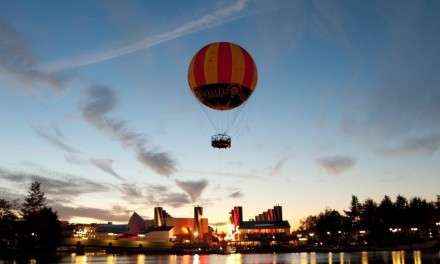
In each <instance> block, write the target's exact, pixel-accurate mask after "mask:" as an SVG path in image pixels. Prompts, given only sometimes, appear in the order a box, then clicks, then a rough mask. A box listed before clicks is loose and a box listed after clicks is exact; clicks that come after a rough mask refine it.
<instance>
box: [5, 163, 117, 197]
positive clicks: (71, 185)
mask: <svg viewBox="0 0 440 264" xmlns="http://www.w3.org/2000/svg"><path fill="white" fill-rule="evenodd" d="M43 175H44V176H43ZM48 176H51V177H48ZM0 179H2V180H4V181H7V182H9V183H11V184H14V185H16V187H17V188H23V187H27V186H26V185H28V184H30V183H31V182H33V181H38V182H40V183H41V188H42V190H43V191H44V192H45V193H46V194H47V195H48V198H50V199H51V200H54V201H58V202H61V203H64V202H71V201H72V200H73V199H75V198H76V197H78V196H80V195H83V194H89V193H99V192H107V191H109V190H110V188H109V186H108V185H105V184H102V183H98V182H94V181H91V180H88V179H85V178H82V177H78V176H75V175H71V174H67V173H61V172H55V171H48V170H42V171H41V172H32V173H30V172H23V171H13V170H8V169H5V168H0ZM23 184H24V185H25V186H23Z"/></svg>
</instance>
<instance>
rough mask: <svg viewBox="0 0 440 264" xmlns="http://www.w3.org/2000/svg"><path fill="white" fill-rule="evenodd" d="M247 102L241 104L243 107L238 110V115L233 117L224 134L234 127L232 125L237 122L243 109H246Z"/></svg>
mask: <svg viewBox="0 0 440 264" xmlns="http://www.w3.org/2000/svg"><path fill="white" fill-rule="evenodd" d="M247 102H248V100H246V101H244V102H243V105H242V106H241V107H240V108H239V109H238V113H237V114H236V115H235V116H234V118H233V120H232V123H231V125H230V126H229V127H228V128H227V129H226V131H225V133H229V130H230V129H231V128H232V127H233V126H234V124H235V123H236V122H237V120H238V117H239V116H240V115H241V113H242V112H243V109H244V108H245V107H246V104H247Z"/></svg>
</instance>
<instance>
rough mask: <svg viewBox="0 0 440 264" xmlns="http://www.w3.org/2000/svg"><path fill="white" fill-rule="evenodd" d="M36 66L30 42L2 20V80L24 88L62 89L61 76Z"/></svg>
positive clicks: (0, 56)
mask: <svg viewBox="0 0 440 264" xmlns="http://www.w3.org/2000/svg"><path fill="white" fill-rule="evenodd" d="M35 66H36V60H35V58H34V56H33V54H32V53H31V49H30V48H29V45H28V42H27V41H26V40H25V39H24V38H23V37H22V36H21V35H20V34H19V33H18V32H17V31H16V30H15V29H14V28H13V27H11V26H10V25H9V24H8V23H7V22H5V21H2V20H0V81H1V82H2V83H3V84H6V85H10V86H13V87H18V88H20V89H23V90H32V88H33V87H35V86H36V85H45V86H47V85H48V86H50V87H51V88H52V89H53V90H61V88H62V81H61V80H60V79H59V78H57V77H56V76H54V75H53V74H48V73H44V72H42V71H41V70H38V69H36V68H35Z"/></svg>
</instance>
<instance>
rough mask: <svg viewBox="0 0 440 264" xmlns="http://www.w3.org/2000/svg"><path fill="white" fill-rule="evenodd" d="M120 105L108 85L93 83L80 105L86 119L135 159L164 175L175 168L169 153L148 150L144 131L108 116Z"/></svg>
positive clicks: (168, 174)
mask: <svg viewBox="0 0 440 264" xmlns="http://www.w3.org/2000/svg"><path fill="white" fill-rule="evenodd" d="M116 104H117V100H116V96H115V95H114V93H113V91H112V90H111V89H110V88H108V87H106V86H92V87H90V88H89V89H88V90H87V101H86V102H85V104H84V105H83V106H82V108H81V113H82V117H83V119H84V120H85V121H86V122H87V123H89V124H91V125H93V126H94V127H95V128H97V129H99V130H102V131H105V132H107V133H109V134H110V135H111V136H112V137H113V138H114V139H116V140H118V141H119V142H120V143H121V145H122V146H123V147H126V148H129V149H131V150H133V152H134V153H135V156H136V159H137V160H138V161H139V162H140V163H141V164H143V165H144V166H145V167H148V168H149V169H151V170H153V171H155V172H157V173H158V174H160V175H162V176H170V175H171V174H172V173H174V172H175V171H176V164H175V161H174V160H173V159H172V158H171V156H170V154H169V153H166V152H158V151H155V150H151V149H147V147H146V141H145V139H144V137H143V135H142V134H141V133H138V132H135V131H133V130H131V129H130V128H128V126H127V123H126V122H125V121H124V120H118V119H115V118H110V117H108V116H107V114H108V113H109V112H111V111H112V110H113V109H114V108H115V107H116Z"/></svg>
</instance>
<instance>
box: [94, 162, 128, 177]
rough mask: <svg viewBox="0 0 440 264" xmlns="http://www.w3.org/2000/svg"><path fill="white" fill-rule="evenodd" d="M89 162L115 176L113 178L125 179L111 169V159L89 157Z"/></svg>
mask: <svg viewBox="0 0 440 264" xmlns="http://www.w3.org/2000/svg"><path fill="white" fill-rule="evenodd" d="M89 161H90V163H91V164H93V165H94V166H95V167H97V168H99V169H101V170H103V171H104V172H107V173H108V174H110V175H113V176H115V178H117V179H119V180H125V179H124V178H123V177H121V176H120V175H119V174H117V173H116V171H115V170H114V169H113V162H114V161H113V160H111V159H89Z"/></svg>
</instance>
